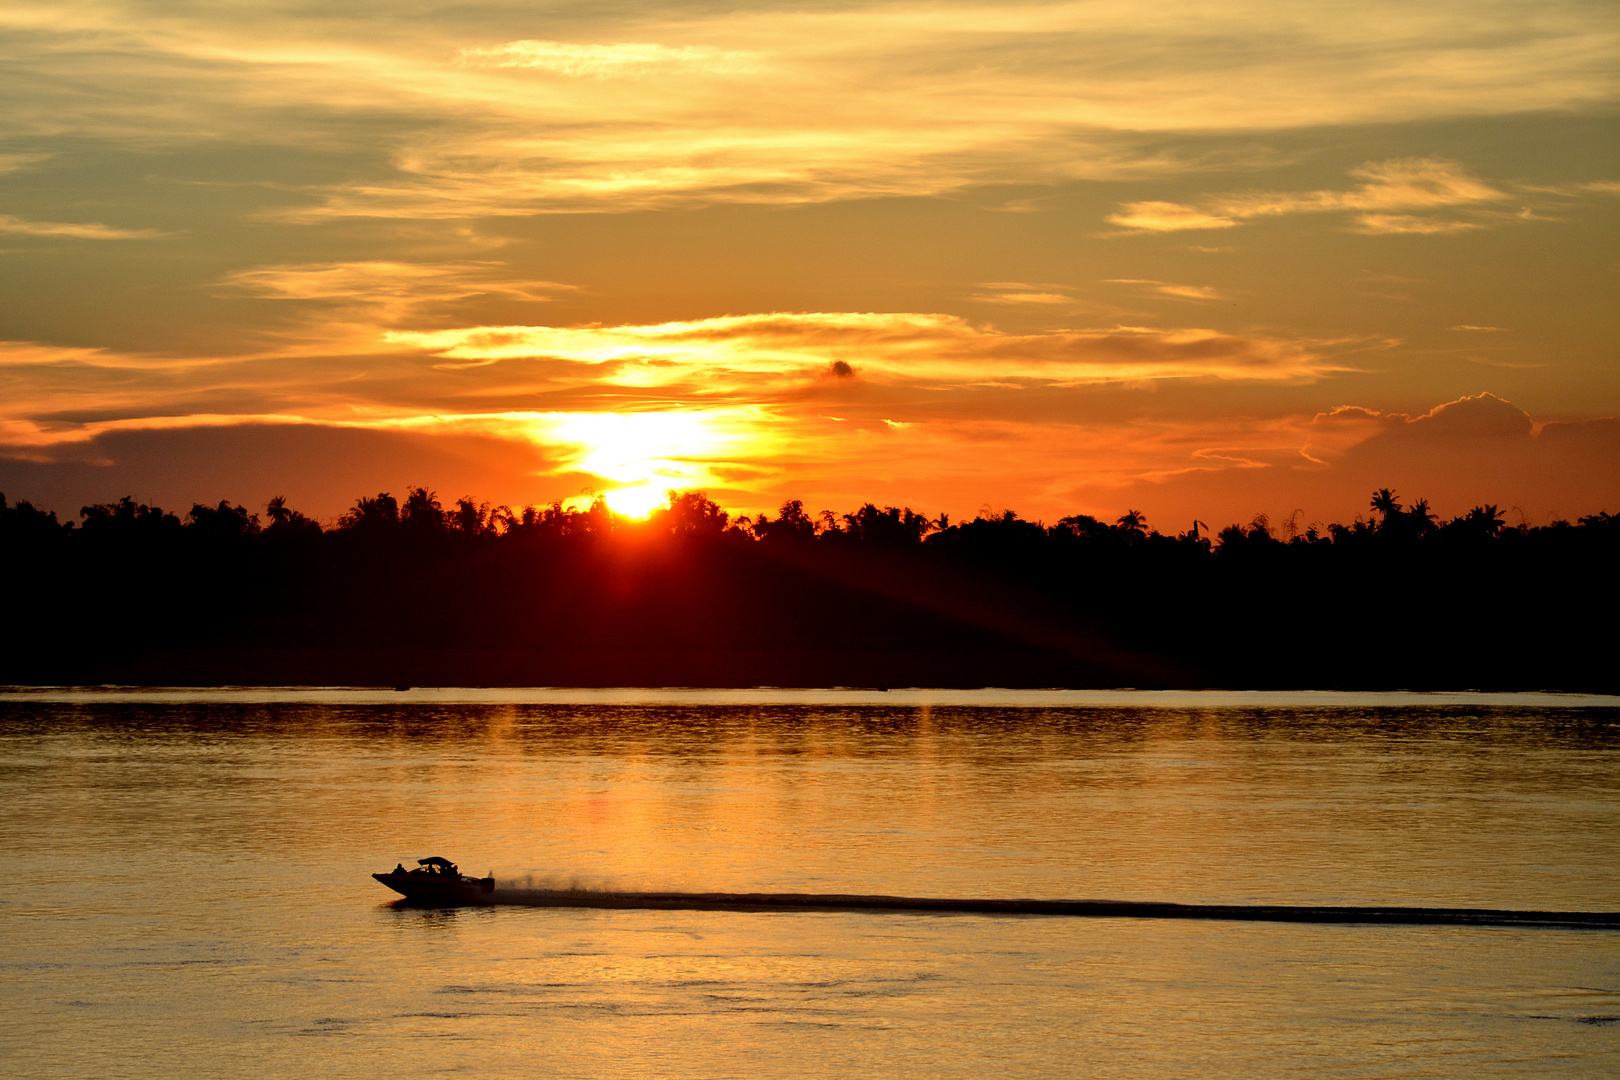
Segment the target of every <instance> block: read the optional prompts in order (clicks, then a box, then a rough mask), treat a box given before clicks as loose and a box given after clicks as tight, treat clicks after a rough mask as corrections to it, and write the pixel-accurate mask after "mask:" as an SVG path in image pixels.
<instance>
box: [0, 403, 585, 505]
mask: <svg viewBox="0 0 1620 1080" xmlns="http://www.w3.org/2000/svg"><path fill="white" fill-rule="evenodd" d="M3 453H4V451H0V454H3ZM10 453H11V454H12V455H19V454H20V453H21V451H19V450H16V449H13V450H12V451H11V452H10ZM27 453H28V457H29V459H24V458H23V457H21V456H0V492H4V493H5V495H6V496H7V498H9V499H11V500H12V501H17V500H19V499H27V500H30V501H32V502H33V503H35V504H36V505H38V506H42V507H46V508H49V509H54V510H56V511H57V512H58V514H60V515H61V516H63V517H65V518H72V517H74V516H76V515H77V513H78V510H79V507H80V506H83V505H85V504H87V503H93V502H107V501H111V500H116V499H118V498H120V497H122V496H124V495H133V496H135V497H136V498H137V499H141V500H143V501H146V502H150V503H156V504H159V505H162V506H164V507H165V508H167V509H172V510H178V511H181V512H183V511H185V510H186V509H188V508H189V507H190V506H191V505H192V503H194V502H218V501H219V500H220V499H230V500H231V501H233V502H238V503H242V504H245V505H247V506H249V507H252V508H255V509H257V508H262V507H263V505H264V503H265V502H266V501H267V500H269V499H270V498H271V497H272V496H274V495H285V496H286V497H287V500H288V502H289V503H290V504H291V505H293V506H294V507H296V508H298V509H299V510H301V511H303V512H305V513H307V514H310V515H311V516H314V517H320V518H331V517H334V516H336V515H337V514H339V513H341V512H342V511H343V510H344V509H345V508H346V507H347V506H348V505H349V504H350V503H352V502H353V501H354V499H355V498H356V497H357V496H359V495H363V494H375V493H377V492H378V491H393V492H395V493H398V492H400V491H402V490H403V489H404V488H405V487H406V486H408V485H415V484H423V485H426V486H427V487H429V488H432V489H433V490H435V491H437V492H438V493H439V495H440V496H441V497H442V498H445V499H450V498H455V497H458V496H461V495H474V496H477V497H479V498H484V499H495V500H497V501H507V502H512V503H523V502H546V501H550V500H551V499H553V498H561V497H566V496H570V495H575V494H578V493H579V491H580V489H581V488H583V487H585V486H588V485H589V484H590V482H591V481H590V478H589V477H586V476H583V475H579V474H553V473H552V470H553V469H554V468H555V463H554V462H549V461H547V460H545V459H544V458H543V457H542V456H541V454H540V452H539V451H538V450H537V449H536V448H535V447H534V446H532V445H529V444H526V443H520V442H516V441H511V440H504V439H498V438H493V437H489V436H481V435H462V434H433V435H428V434H420V433H415V432H397V431H377V430H368V429H360V428H341V427H327V426H322V425H315V424H242V425H231V426H222V427H193V428H178V429H166V430H134V431H112V432H105V433H103V434H101V435H99V436H97V437H96V438H94V439H91V440H89V441H88V442H83V443H73V444H58V445H56V446H53V447H50V448H47V450H46V451H45V454H44V455H41V454H40V452H39V451H37V450H34V449H30V450H28V451H27ZM30 459H32V460H30Z"/></svg>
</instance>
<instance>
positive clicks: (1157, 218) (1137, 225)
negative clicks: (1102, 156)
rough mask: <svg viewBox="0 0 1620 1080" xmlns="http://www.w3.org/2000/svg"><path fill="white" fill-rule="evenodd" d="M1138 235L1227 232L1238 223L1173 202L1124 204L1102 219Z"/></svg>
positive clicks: (1225, 217)
mask: <svg viewBox="0 0 1620 1080" xmlns="http://www.w3.org/2000/svg"><path fill="white" fill-rule="evenodd" d="M1105 220H1107V221H1109V222H1111V223H1113V224H1115V225H1118V226H1120V227H1122V228H1126V229H1134V230H1137V231H1139V232H1179V231H1181V230H1183V229H1230V228H1231V227H1232V226H1234V225H1236V224H1237V221H1235V220H1234V219H1232V218H1230V217H1227V216H1225V215H1223V214H1217V213H1211V212H1208V211H1204V210H1196V209H1194V208H1193V207H1191V206H1182V205H1181V204H1180V203H1172V202H1133V203H1125V204H1124V206H1122V207H1121V208H1120V210H1119V212H1118V213H1114V214H1109V215H1108V217H1107V218H1106V219H1105Z"/></svg>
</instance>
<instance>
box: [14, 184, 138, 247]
mask: <svg viewBox="0 0 1620 1080" xmlns="http://www.w3.org/2000/svg"><path fill="white" fill-rule="evenodd" d="M0 171H4V170H0ZM0 233H20V234H21V235H23V236H65V237H69V238H71V239H74V240H147V239H150V238H152V237H154V236H161V235H163V234H162V233H160V232H159V231H158V230H156V229H120V228H116V227H114V226H112V225H100V224H97V223H95V222H86V223H82V224H74V223H70V222H62V221H29V220H27V219H25V218H20V217H16V216H15V215H12V214H0Z"/></svg>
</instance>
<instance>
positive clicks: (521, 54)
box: [460, 40, 757, 78]
mask: <svg viewBox="0 0 1620 1080" xmlns="http://www.w3.org/2000/svg"><path fill="white" fill-rule="evenodd" d="M460 55H461V62H462V63H464V64H470V65H473V66H476V67H490V68H531V69H536V70H542V71H548V72H554V73H556V74H559V75H575V76H578V75H587V76H592V77H595V78H610V77H615V76H628V77H640V76H645V75H649V74H652V73H653V72H655V71H657V70H659V69H661V68H664V69H668V68H697V69H702V70H704V71H711V72H727V73H733V72H742V71H747V70H749V69H751V68H754V67H756V66H757V60H756V58H755V57H753V56H752V55H750V54H748V53H738V52H722V51H721V50H719V49H712V48H705V47H702V46H691V45H687V46H681V47H678V48H671V47H669V46H667V45H657V44H650V43H640V44H636V43H624V42H619V43H614V44H611V45H580V44H574V43H572V42H565V41H532V40H524V41H509V42H507V43H506V44H505V45H495V46H491V47H488V48H473V49H462V50H461V54H460Z"/></svg>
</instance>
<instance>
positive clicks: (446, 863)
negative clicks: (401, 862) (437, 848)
mask: <svg viewBox="0 0 1620 1080" xmlns="http://www.w3.org/2000/svg"><path fill="white" fill-rule="evenodd" d="M416 865H417V866H440V867H443V868H444V869H446V870H454V869H455V868H456V864H455V863H453V862H451V861H450V860H449V859H441V858H439V857H438V856H437V855H432V856H429V857H428V858H426V859H417V860H416Z"/></svg>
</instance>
